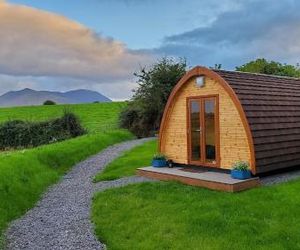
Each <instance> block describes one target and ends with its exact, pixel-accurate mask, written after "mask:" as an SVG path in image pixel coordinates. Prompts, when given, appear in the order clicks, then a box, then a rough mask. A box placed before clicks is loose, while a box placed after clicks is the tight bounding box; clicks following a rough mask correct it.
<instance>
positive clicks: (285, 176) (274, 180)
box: [260, 170, 300, 186]
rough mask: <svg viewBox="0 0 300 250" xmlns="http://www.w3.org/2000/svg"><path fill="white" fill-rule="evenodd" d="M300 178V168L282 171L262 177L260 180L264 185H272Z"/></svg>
mask: <svg viewBox="0 0 300 250" xmlns="http://www.w3.org/2000/svg"><path fill="white" fill-rule="evenodd" d="M298 178H300V170H293V171H289V172H282V173H279V174H274V175H270V176H265V177H261V178H260V182H261V184H262V185H265V186H270V185H274V184H279V183H283V182H288V181H291V180H295V179H298Z"/></svg>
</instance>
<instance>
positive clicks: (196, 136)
mask: <svg viewBox="0 0 300 250" xmlns="http://www.w3.org/2000/svg"><path fill="white" fill-rule="evenodd" d="M200 110H201V104H200V101H197V100H196V101H191V105H190V112H191V113H190V124H191V153H192V155H191V158H192V160H193V161H200V159H201V143H200V139H201V138H200V128H201V126H200Z"/></svg>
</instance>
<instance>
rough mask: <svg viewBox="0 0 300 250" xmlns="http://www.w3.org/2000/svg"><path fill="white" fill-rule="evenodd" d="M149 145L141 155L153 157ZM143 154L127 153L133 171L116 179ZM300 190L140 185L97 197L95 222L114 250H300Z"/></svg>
mask: <svg viewBox="0 0 300 250" xmlns="http://www.w3.org/2000/svg"><path fill="white" fill-rule="evenodd" d="M152 143H153V142H152ZM149 144H150V145H147V146H148V149H146V148H142V151H141V152H143V154H144V155H148V156H152V154H153V149H154V148H153V144H151V143H149ZM138 155H139V153H137V151H136V150H135V149H134V150H132V151H130V152H128V153H126V156H123V161H125V162H126V166H127V167H128V168H130V169H128V170H124V169H122V170H121V169H120V172H119V171H117V175H119V176H122V175H124V174H127V172H131V173H132V169H131V166H135V167H134V168H136V167H138V166H137V161H136V157H137V156H138ZM131 159H132V161H131ZM146 161H149V158H147V159H145V161H141V165H140V166H144V165H145V162H146ZM115 164H117V163H115ZM113 165H114V164H112V165H111V166H113ZM108 171H109V172H111V174H112V175H113V174H114V173H113V170H111V171H110V170H108ZM299 190H300V180H296V181H291V182H289V183H285V184H280V185H275V186H271V187H260V188H256V189H252V190H248V191H244V192H241V193H235V194H232V193H224V192H217V191H211V190H207V189H204V188H199V187H192V186H186V185H183V184H179V183H176V182H158V183H142V184H135V185H130V186H126V187H123V188H116V189H110V190H107V191H104V192H100V193H98V194H97V195H96V196H95V197H94V201H93V208H92V220H93V222H94V224H95V230H96V234H97V236H98V238H99V239H100V240H101V241H103V242H104V243H106V244H107V246H108V249H114V250H115V249H122V250H124V249H143V250H146V249H149V250H150V249H222V250H223V249H225V250H226V249H228V250H235V249H237V250H240V249H255V250H256V249H272V250H273V249H300V216H299V212H300V196H299Z"/></svg>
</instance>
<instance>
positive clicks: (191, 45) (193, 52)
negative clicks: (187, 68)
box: [155, 0, 300, 68]
mask: <svg viewBox="0 0 300 250" xmlns="http://www.w3.org/2000/svg"><path fill="white" fill-rule="evenodd" d="M299 9H300V2H299V1H296V0H285V1H274V0H249V1H243V2H241V4H240V6H239V8H237V9H235V10H232V11H227V12H224V13H222V14H220V15H219V16H217V17H216V20H215V21H214V22H213V23H212V24H211V25H210V26H206V27H199V28H196V29H193V30H190V31H187V32H184V33H181V34H177V35H173V36H169V37H166V38H165V40H164V43H163V44H162V46H161V47H160V48H157V49H156V50H155V52H159V53H166V54H172V55H176V56H183V57H186V58H187V59H188V61H189V62H191V63H192V64H203V65H208V66H212V65H214V64H215V63H222V64H223V66H225V67H227V68H234V67H235V66H237V65H239V64H241V63H244V62H246V61H248V60H252V59H255V58H257V57H266V58H269V59H272V60H279V61H282V62H287V63H293V64H295V63H297V62H299V60H300V58H299V55H300V42H299V41H300V15H299Z"/></svg>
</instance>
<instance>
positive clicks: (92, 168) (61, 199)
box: [6, 138, 153, 250]
mask: <svg viewBox="0 0 300 250" xmlns="http://www.w3.org/2000/svg"><path fill="white" fill-rule="evenodd" d="M151 139H153V138H147V139H140V140H132V141H128V142H124V143H120V144H116V145H114V146H110V147H108V148H106V149H105V150H103V151H101V152H100V153H99V154H97V155H95V156H93V157H91V158H89V159H87V160H85V161H83V162H81V163H79V164H77V165H75V166H74V168H73V169H72V170H71V171H70V172H69V173H68V174H67V175H65V176H64V178H63V180H62V181H61V182H60V183H58V184H56V185H54V186H52V187H51V188H50V189H49V190H48V191H47V192H46V193H45V194H44V195H43V198H42V199H41V200H40V201H39V202H38V204H37V205H36V207H34V208H33V209H31V210H30V211H28V212H27V213H26V214H25V216H23V217H22V218H21V219H18V220H16V221H14V222H13V223H12V224H11V225H10V227H9V228H8V230H7V232H6V245H7V248H8V249H28V250H29V249H30V250H34V249H39V250H42V249H47V250H51V249H62V250H68V249H85V250H88V249H105V246H104V245H103V244H101V242H99V241H98V240H97V239H96V238H95V236H94V234H93V226H92V224H91V222H90V208H91V199H92V197H93V193H94V192H95V191H99V190H104V189H107V188H111V187H117V186H123V185H126V184H129V183H135V182H143V181H147V180H148V181H149V179H146V178H142V177H128V178H122V179H119V180H116V181H109V182H100V183H96V184H95V183H93V177H94V175H96V174H97V173H98V172H99V171H101V170H103V169H104V168H105V166H106V165H107V164H108V163H109V162H111V161H112V160H114V159H115V158H117V157H118V156H120V154H121V153H122V152H123V151H125V150H128V149H131V148H133V147H135V146H137V145H139V144H142V143H144V142H145V141H148V140H151Z"/></svg>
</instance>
